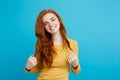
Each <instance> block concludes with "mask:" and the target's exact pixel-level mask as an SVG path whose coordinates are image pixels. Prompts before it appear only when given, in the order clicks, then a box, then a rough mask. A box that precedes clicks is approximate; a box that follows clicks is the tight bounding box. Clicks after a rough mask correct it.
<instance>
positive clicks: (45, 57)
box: [35, 9, 71, 68]
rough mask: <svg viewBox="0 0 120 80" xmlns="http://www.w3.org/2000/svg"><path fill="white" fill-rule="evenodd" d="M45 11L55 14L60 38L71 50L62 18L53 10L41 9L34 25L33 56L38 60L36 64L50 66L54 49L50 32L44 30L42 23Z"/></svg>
mask: <svg viewBox="0 0 120 80" xmlns="http://www.w3.org/2000/svg"><path fill="white" fill-rule="evenodd" d="M47 13H53V14H54V15H56V16H57V18H58V20H59V22H60V33H61V35H62V38H63V40H64V42H65V44H66V45H67V47H68V48H69V49H70V50H71V47H70V43H69V41H68V40H67V37H66V29H65V27H64V25H63V22H62V19H61V18H60V16H59V15H58V14H57V13H56V12H55V11H54V10H51V9H49V10H43V11H41V12H40V14H39V15H38V18H37V21H36V26H35V35H36V37H37V42H36V47H35V57H36V58H37V61H38V66H39V67H41V68H42V67H43V65H44V63H45V64H46V65H48V66H49V67H51V65H52V63H53V59H54V58H53V57H54V56H55V54H56V52H55V50H54V47H53V46H54V44H53V41H52V37H51V34H50V33H48V32H47V31H45V28H44V24H43V20H42V19H43V16H44V15H46V14H47Z"/></svg>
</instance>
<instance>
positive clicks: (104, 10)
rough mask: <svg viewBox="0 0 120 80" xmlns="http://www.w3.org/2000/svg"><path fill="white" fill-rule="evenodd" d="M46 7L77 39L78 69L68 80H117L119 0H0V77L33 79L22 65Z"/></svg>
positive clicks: (119, 63)
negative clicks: (54, 12)
mask: <svg viewBox="0 0 120 80" xmlns="http://www.w3.org/2000/svg"><path fill="white" fill-rule="evenodd" d="M46 8H47V9H49V8H51V9H54V10H56V11H57V12H58V13H59V15H60V16H61V17H62V19H63V22H64V24H65V26H66V29H67V33H68V37H71V38H73V39H76V40H77V41H78V44H79V59H80V64H81V67H82V71H81V73H80V74H78V75H75V74H73V73H72V72H70V80H120V77H119V76H120V0H1V1H0V80H36V77H37V76H38V75H37V74H31V73H26V72H25V71H24V66H25V63H26V60H27V58H28V57H29V56H30V55H31V54H33V53H34V49H35V42H36V37H35V29H34V27H35V21H36V18H37V16H38V14H39V12H40V11H41V10H43V9H46Z"/></svg>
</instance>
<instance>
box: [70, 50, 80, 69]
mask: <svg viewBox="0 0 120 80" xmlns="http://www.w3.org/2000/svg"><path fill="white" fill-rule="evenodd" d="M68 62H69V63H70V64H72V67H74V68H76V67H78V65H79V61H78V56H77V54H75V53H74V52H73V51H72V50H71V51H70V55H69V56H68Z"/></svg>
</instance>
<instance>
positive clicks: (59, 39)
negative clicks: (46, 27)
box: [52, 31, 63, 45]
mask: <svg viewBox="0 0 120 80" xmlns="http://www.w3.org/2000/svg"><path fill="white" fill-rule="evenodd" d="M52 39H53V43H54V45H60V44H63V38H62V35H61V33H60V31H58V32H57V33H55V34H52Z"/></svg>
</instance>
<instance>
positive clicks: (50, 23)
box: [43, 13, 60, 34]
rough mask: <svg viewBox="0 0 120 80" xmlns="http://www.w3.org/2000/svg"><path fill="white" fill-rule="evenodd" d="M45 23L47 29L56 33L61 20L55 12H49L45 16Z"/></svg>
mask: <svg viewBox="0 0 120 80" xmlns="http://www.w3.org/2000/svg"><path fill="white" fill-rule="evenodd" d="M43 24H44V27H45V30H46V31H47V32H48V33H50V34H55V33H57V32H58V31H59V28H60V22H59V20H58V18H57V16H56V15H55V14H53V13H47V14H46V15H44V16H43Z"/></svg>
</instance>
